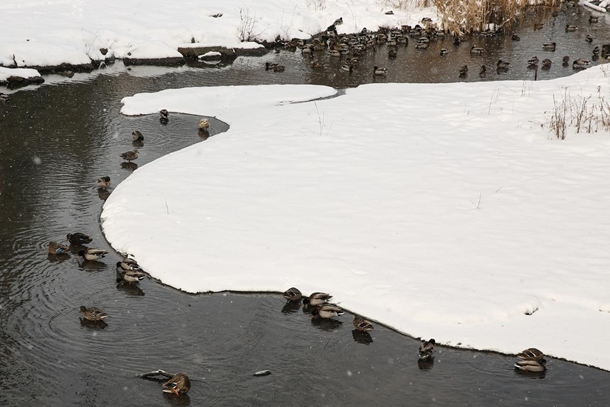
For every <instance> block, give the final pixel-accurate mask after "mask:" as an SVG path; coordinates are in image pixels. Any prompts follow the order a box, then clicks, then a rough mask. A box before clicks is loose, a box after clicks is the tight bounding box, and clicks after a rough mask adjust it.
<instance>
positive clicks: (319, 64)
mask: <svg viewBox="0 0 610 407" xmlns="http://www.w3.org/2000/svg"><path fill="white" fill-rule="evenodd" d="M311 67H312V68H313V69H322V68H324V63H323V62H320V61H311Z"/></svg>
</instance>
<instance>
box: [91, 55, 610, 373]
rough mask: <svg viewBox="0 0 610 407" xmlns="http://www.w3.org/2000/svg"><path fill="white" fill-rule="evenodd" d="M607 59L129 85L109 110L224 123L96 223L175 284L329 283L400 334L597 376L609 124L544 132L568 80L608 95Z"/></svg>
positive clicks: (126, 187) (608, 232)
mask: <svg viewBox="0 0 610 407" xmlns="http://www.w3.org/2000/svg"><path fill="white" fill-rule="evenodd" d="M605 71H606V68H605V67H603V66H602V67H595V68H592V69H590V70H587V71H584V72H581V73H579V74H576V75H574V76H572V77H568V78H562V79H556V80H552V81H540V82H519V81H514V82H508V81H507V82H487V83H486V82H482V83H473V84H464V83H454V84H443V85H430V84H373V85H364V86H360V87H359V88H356V89H350V90H348V91H347V94H346V95H344V96H340V97H337V98H331V99H327V100H319V101H317V102H315V103H313V102H307V103H291V102H295V101H303V100H307V99H312V98H318V97H324V96H328V95H332V94H333V93H334V90H333V89H330V88H327V87H320V86H293V85H290V86H288V85H286V86H281V85H276V86H254V87H212V88H189V89H179V90H166V91H163V92H159V93H154V94H138V95H135V96H134V97H129V98H126V99H124V107H123V110H122V111H123V113H124V114H127V115H137V114H147V113H151V114H152V113H155V115H153V116H151V118H150V120H157V115H156V112H157V111H158V110H159V109H161V108H166V109H168V110H170V112H184V113H191V114H197V115H209V116H217V117H218V118H219V119H221V120H224V121H226V122H228V123H229V124H230V125H231V128H230V130H229V131H228V133H225V134H222V135H219V136H217V137H213V138H211V139H208V140H207V141H205V142H202V143H199V144H197V145H194V146H192V147H189V148H186V149H184V150H182V151H179V152H177V153H174V154H170V155H168V156H165V157H163V158H161V159H159V160H156V161H155V162H153V163H150V164H148V165H145V166H143V167H140V168H139V169H138V170H137V171H135V173H134V174H133V175H131V176H130V177H129V178H128V179H127V180H125V181H124V182H123V183H121V184H120V185H118V186H117V187H116V189H115V190H114V191H113V192H112V194H111V196H110V198H109V199H108V201H107V202H106V204H105V205H104V210H103V213H102V226H103V229H104V232H105V234H106V237H107V238H108V240H109V241H110V242H111V244H112V245H113V246H114V247H115V248H116V249H117V250H119V251H121V252H125V253H132V254H134V255H135V256H136V258H137V259H138V261H139V262H140V264H141V265H142V266H143V268H144V269H146V270H147V271H149V272H150V273H151V274H152V275H153V276H155V277H157V278H159V279H160V280H161V281H162V282H164V283H166V284H169V285H171V286H174V287H176V288H179V289H182V290H185V291H188V292H202V291H208V290H211V291H219V290H238V291H241V290H243V291H260V290H263V291H269V290H272V291H279V292H281V291H284V290H286V289H287V288H289V287H291V286H296V287H298V288H300V289H301V291H303V292H304V293H309V292H313V291H326V292H330V293H332V294H333V295H334V296H335V300H336V302H338V303H340V304H341V305H342V306H343V307H345V308H347V309H350V310H351V311H354V312H356V313H361V314H363V315H365V316H367V317H370V318H372V319H375V320H378V321H380V322H383V323H384V324H387V325H389V326H391V327H394V328H396V329H397V330H399V331H401V332H404V333H407V334H410V335H413V336H415V337H420V336H421V337H424V338H429V337H434V338H436V339H437V341H440V342H442V343H445V344H450V345H454V346H462V347H472V348H477V349H489V350H498V351H501V352H506V353H516V352H518V351H520V350H522V349H524V348H527V347H531V346H535V347H538V348H540V349H542V350H543V351H545V352H546V353H548V354H550V355H555V356H557V357H562V358H566V359H568V360H574V361H578V362H581V363H585V364H590V365H594V366H597V367H600V368H603V369H610V354H608V352H604V351H603V350H604V349H608V348H610V335H609V334H610V294H609V293H610V280H609V279H608V274H609V272H608V265H609V264H610V251H609V250H608V247H610V216H609V215H608V213H609V212H608V208H609V207H610V182H609V181H608V173H609V167H610V164H609V163H610V136H609V135H608V133H606V132H603V131H602V132H599V133H596V134H575V133H574V131H573V130H570V132H568V136H567V138H566V140H564V141H560V140H557V139H556V138H555V137H554V136H552V135H550V134H549V133H548V131H547V129H544V128H542V127H541V124H543V123H544V122H545V121H546V118H547V117H548V114H547V113H545V112H548V111H550V110H551V108H552V106H553V96H554V97H555V98H556V99H557V100H560V99H561V97H562V96H561V95H563V94H565V92H566V89H567V92H568V94H570V95H572V97H574V98H575V97H576V96H577V95H582V96H587V95H589V94H592V95H593V96H592V101H593V100H597V99H596V98H597V97H598V96H597V95H598V93H597V92H598V86H600V92H601V95H604V97H605V98H606V100H608V98H609V97H610V96H609V80H610V79H609V78H608V77H607V73H606V72H605ZM170 120H171V117H170ZM197 120H198V117H197V116H194V117H193V127H194V128H196V126H197ZM151 136H154V135H151ZM527 314H531V315H527ZM551 366H552V365H551Z"/></svg>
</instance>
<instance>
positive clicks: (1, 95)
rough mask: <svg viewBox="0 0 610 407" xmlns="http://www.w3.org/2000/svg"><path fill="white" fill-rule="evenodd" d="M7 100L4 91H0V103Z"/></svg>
mask: <svg viewBox="0 0 610 407" xmlns="http://www.w3.org/2000/svg"><path fill="white" fill-rule="evenodd" d="M8 101H9V97H8V95H7V94H6V93H2V92H0V103H2V104H4V103H8Z"/></svg>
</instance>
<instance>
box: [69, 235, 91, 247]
mask: <svg viewBox="0 0 610 407" xmlns="http://www.w3.org/2000/svg"><path fill="white" fill-rule="evenodd" d="M66 239H67V240H68V241H69V242H70V244H73V245H76V246H80V245H83V244H87V243H91V241H92V240H93V239H91V238H90V237H89V236H87V235H86V234H84V233H80V232H76V233H68V234H67V235H66Z"/></svg>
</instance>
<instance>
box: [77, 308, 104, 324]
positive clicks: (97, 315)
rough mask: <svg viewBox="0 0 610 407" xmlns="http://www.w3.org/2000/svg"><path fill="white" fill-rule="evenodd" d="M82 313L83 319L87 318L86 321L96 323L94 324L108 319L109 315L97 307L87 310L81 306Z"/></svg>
mask: <svg viewBox="0 0 610 407" xmlns="http://www.w3.org/2000/svg"><path fill="white" fill-rule="evenodd" d="M80 313H81V314H83V318H85V319H86V320H89V321H94V322H97V321H101V320H103V319H105V318H108V314H106V313H105V312H104V311H102V310H101V309H99V308H95V307H89V308H87V307H85V306H84V305H81V307H80Z"/></svg>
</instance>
